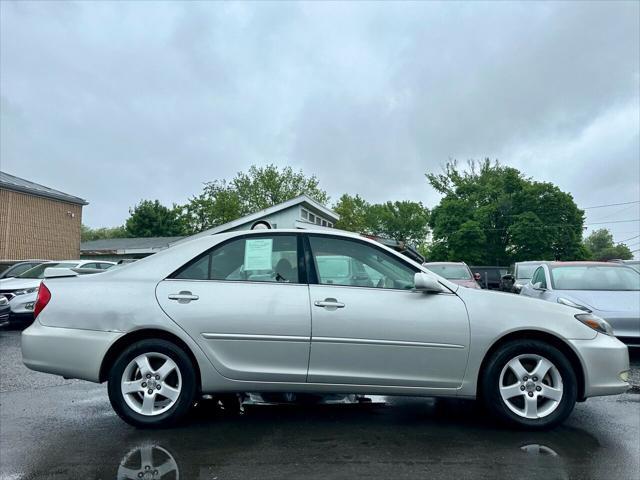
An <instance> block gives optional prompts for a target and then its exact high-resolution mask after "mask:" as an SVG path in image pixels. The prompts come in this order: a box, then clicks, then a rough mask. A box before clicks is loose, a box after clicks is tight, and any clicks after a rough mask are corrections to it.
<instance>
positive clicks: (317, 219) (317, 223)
mask: <svg viewBox="0 0 640 480" xmlns="http://www.w3.org/2000/svg"><path fill="white" fill-rule="evenodd" d="M321 224H322V220H321V219H320V217H316V225H321Z"/></svg>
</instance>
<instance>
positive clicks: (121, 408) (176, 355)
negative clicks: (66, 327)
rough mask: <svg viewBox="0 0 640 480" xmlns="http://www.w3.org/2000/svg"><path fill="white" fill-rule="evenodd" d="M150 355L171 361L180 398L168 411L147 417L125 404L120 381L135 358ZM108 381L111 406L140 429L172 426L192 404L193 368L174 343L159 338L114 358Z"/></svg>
mask: <svg viewBox="0 0 640 480" xmlns="http://www.w3.org/2000/svg"><path fill="white" fill-rule="evenodd" d="M151 352H156V353H161V354H164V355H166V356H167V357H169V358H171V359H172V360H173V361H174V362H175V363H176V365H177V367H178V369H179V370H180V375H181V376H182V383H181V389H180V395H179V396H178V399H177V400H176V402H175V404H174V405H173V406H172V407H171V408H170V409H169V410H167V411H165V412H163V413H160V414H157V415H152V416H147V415H143V414H141V413H138V412H136V411H135V410H133V409H132V408H131V407H130V406H129V405H128V404H127V402H126V401H125V399H124V395H123V393H122V390H121V384H120V382H121V380H122V376H123V374H124V372H125V369H126V368H127V365H129V363H130V362H131V361H132V360H133V359H134V358H136V357H137V356H138V355H140V354H143V353H151ZM107 380H108V382H109V383H108V393H109V400H110V401H111V406H112V407H113V409H114V410H115V412H116V413H117V414H118V416H119V417H120V418H122V419H123V420H124V421H125V422H127V423H128V424H130V425H133V426H135V427H139V428H165V427H170V426H172V425H174V424H175V423H177V422H178V421H179V420H180V419H181V418H183V417H184V415H186V413H187V412H188V411H189V409H190V408H191V406H192V405H193V402H194V399H195V396H196V390H197V379H196V374H195V369H194V366H193V363H192V362H191V359H190V358H189V356H188V355H187V354H186V353H185V352H184V350H182V349H181V348H180V347H178V346H176V345H175V344H174V343H171V342H169V341H167V340H162V339H149V340H141V341H139V342H136V343H134V344H132V345H130V346H129V347H127V348H126V349H125V350H124V351H123V352H122V353H120V355H119V356H118V358H116V360H115V362H114V363H113V365H112V367H111V370H110V371H109V376H108V378H107Z"/></svg>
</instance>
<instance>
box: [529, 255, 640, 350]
mask: <svg viewBox="0 0 640 480" xmlns="http://www.w3.org/2000/svg"><path fill="white" fill-rule="evenodd" d="M520 295H524V296H527V297H533V298H539V299H541V300H546V301H549V302H557V303H561V304H563V305H568V306H570V307H574V308H577V309H578V310H582V311H584V312H588V313H593V314H595V315H598V316H599V317H601V318H604V319H605V320H606V321H607V322H608V323H609V324H610V325H611V328H613V334H614V335H615V336H616V337H618V338H619V339H621V340H622V341H624V342H625V343H628V344H630V345H635V346H640V273H639V272H637V271H636V270H634V269H633V268H631V267H628V266H625V265H623V264H619V263H610V262H545V263H544V264H542V265H541V266H540V267H538V268H537V269H536V271H535V273H534V274H533V277H532V278H531V280H530V281H529V283H528V284H525V286H524V287H523V288H522V291H521V293H520Z"/></svg>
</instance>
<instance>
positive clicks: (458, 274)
mask: <svg viewBox="0 0 640 480" xmlns="http://www.w3.org/2000/svg"><path fill="white" fill-rule="evenodd" d="M425 267H426V268H427V270H430V271H431V272H433V273H435V274H436V275H440V276H441V277H444V278H446V279H447V280H472V278H471V272H470V271H469V268H468V267H467V266H466V265H425Z"/></svg>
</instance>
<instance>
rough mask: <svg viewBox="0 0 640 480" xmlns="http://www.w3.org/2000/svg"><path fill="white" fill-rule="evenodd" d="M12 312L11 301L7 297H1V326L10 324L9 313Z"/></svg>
mask: <svg viewBox="0 0 640 480" xmlns="http://www.w3.org/2000/svg"><path fill="white" fill-rule="evenodd" d="M10 312H11V307H10V306H9V302H8V301H7V299H6V298H4V297H0V327H5V326H7V325H9V313H10Z"/></svg>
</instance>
